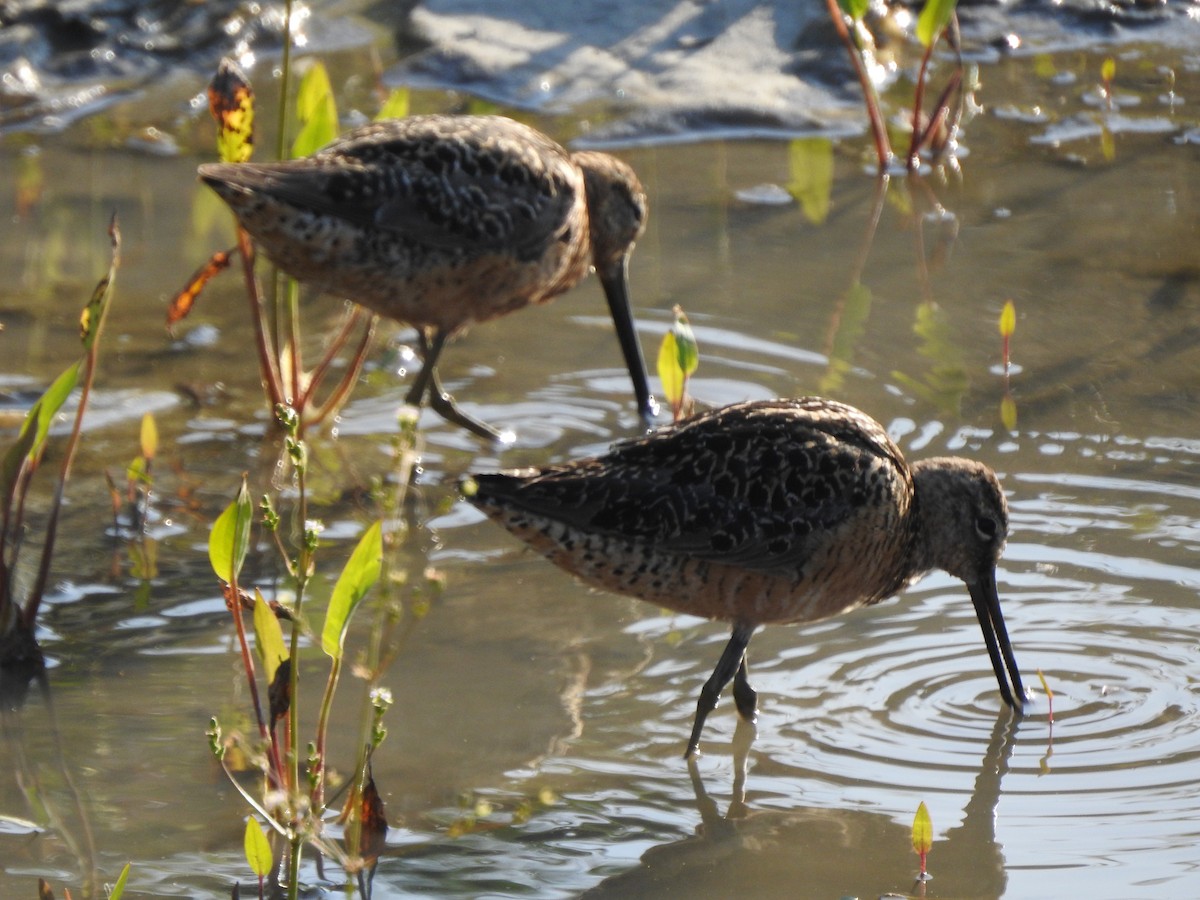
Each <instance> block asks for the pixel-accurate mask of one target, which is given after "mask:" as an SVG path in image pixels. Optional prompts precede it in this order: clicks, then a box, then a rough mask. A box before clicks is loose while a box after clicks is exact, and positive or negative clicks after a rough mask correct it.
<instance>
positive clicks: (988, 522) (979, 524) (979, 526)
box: [975, 516, 996, 541]
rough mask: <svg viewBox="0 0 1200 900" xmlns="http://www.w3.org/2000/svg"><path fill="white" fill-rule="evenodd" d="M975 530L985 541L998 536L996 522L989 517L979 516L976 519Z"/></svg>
mask: <svg viewBox="0 0 1200 900" xmlns="http://www.w3.org/2000/svg"><path fill="white" fill-rule="evenodd" d="M975 530H976V531H977V532H979V536H980V537H981V538H983V539H984V540H985V541H990V540H992V538H994V537H995V536H996V520H995V519H992V518H989V517H988V516H978V517H977V518H976V519H975Z"/></svg>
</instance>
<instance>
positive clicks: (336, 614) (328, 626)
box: [321, 522, 383, 659]
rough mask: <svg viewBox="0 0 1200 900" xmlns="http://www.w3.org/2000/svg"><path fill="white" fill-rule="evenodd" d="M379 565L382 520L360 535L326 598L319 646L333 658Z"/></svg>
mask: <svg viewBox="0 0 1200 900" xmlns="http://www.w3.org/2000/svg"><path fill="white" fill-rule="evenodd" d="M382 567H383V523H382V522H376V523H375V524H374V525H372V526H371V527H370V528H368V529H367V530H366V532H364V533H363V536H362V537H361V538H359V541H358V546H356V547H355V548H354V552H353V553H351V554H350V559H349V560H348V561H347V562H346V567H345V568H344V569H342V574H341V575H339V576H338V580H337V584H335V585H334V586H333V594H332V596H330V598H329V611H328V612H327V613H326V614H325V627H324V628H323V629H322V630H321V649H322V650H324V651H325V652H326V653H327V654H329V656H331V657H332V658H334V659H341V656H342V643H343V642H344V641H345V640H346V629H347V628H348V627H349V626H350V616H351V615H353V613H354V609H355V607H356V606H358V602H359V601H360V600H362V598H363V597H364V596H365V595H366V593H367V591H369V590H370V589H371V586H372V585H373V584H375V582H376V581H378V580H379V572H380V570H381V569H382Z"/></svg>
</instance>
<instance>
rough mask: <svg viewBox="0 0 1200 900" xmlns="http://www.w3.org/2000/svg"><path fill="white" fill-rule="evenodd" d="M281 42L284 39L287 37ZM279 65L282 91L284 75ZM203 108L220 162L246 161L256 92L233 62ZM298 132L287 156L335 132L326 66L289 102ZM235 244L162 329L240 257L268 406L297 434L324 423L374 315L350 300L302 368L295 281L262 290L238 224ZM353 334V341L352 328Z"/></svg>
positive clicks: (183, 295) (216, 256) (198, 275)
mask: <svg viewBox="0 0 1200 900" xmlns="http://www.w3.org/2000/svg"><path fill="white" fill-rule="evenodd" d="M285 46H286V42H285ZM288 72H289V68H288V66H287V65H285V66H284V75H285V77H284V87H283V91H284V95H285V96H286V94H287V74H288ZM208 97H209V109H210V112H211V113H212V115H213V118H214V119H215V120H216V121H217V124H218V134H217V151H218V155H219V157H220V159H221V161H222V162H235V163H236V162H246V161H247V160H249V159H250V156H251V154H252V153H253V150H254V91H253V89H252V87H251V85H250V82H249V81H248V79H247V78H246V76H245V75H243V74H242V73H241V72H240V71H239V70H238V68H237V66H235V65H234V64H233V63H232V62H231V61H229V60H223V61H222V63H221V65H220V67H219V68H218V71H217V73H216V75H215V76H214V78H213V81H212V83H211V84H210V85H209V90H208ZM407 104H408V95H407V93H406V92H403V91H395V92H393V93H392V94H391V96H389V97H388V98H387V99H386V100H385V101H384V103H383V106H382V109H381V112H380V115H381V116H383V115H386V116H393V115H396V114H398V113H403V112H406V111H407ZM287 107H288V104H287V103H281V104H280V109H281V122H280V128H279V134H280V145H279V147H278V151H277V153H278V156H279V158H283V156H284V145H283V137H282V136H283V135H284V134H285V133H286V124H285V122H284V121H282V118H283V117H284V116H285V115H286V110H287ZM295 107H296V117H297V122H298V127H297V133H296V136H295V138H294V140H293V141H292V144H291V156H293V157H297V156H306V155H308V154H310V153H312V152H314V151H315V150H317V149H318V148H320V147H321V146H324V145H325V144H327V143H329V142H330V141H332V140H333V139H334V138H335V137H337V134H338V114H337V106H336V102H335V100H334V97H333V89H332V86H331V84H330V82H329V76H328V73H327V72H326V69H325V66H324V65H323V64H322V63H321V62H319V61H316V62H313V63H312V64H311V65H310V67H309V68H308V71H307V72H306V73H305V75H304V77H303V78H302V79H301V82H300V86H299V88H298V91H297V96H296V100H295ZM234 227H235V228H236V232H237V244H236V246H235V247H232V248H230V249H227V250H220V251H217V252H215V253H213V254H212V255H211V256H210V257H209V259H208V260H207V261H206V262H205V263H204V264H203V265H201V266H200V267H199V268H198V269H197V270H196V272H195V273H194V274H193V275H192V276H191V278H190V279H189V280H188V282H187V284H186V285H185V286H184V287H183V288H182V289H181V290H180V291H179V292H178V293H177V294H176V295H175V297H174V299H173V300H172V302H171V304H170V306H169V308H168V312H167V327H168V329H170V328H173V327H174V326H175V325H176V324H177V323H178V322H180V321H182V320H183V319H184V318H186V317H187V316H188V315H189V314H190V313H191V311H192V309H193V307H194V305H195V303H196V302H197V300H198V299H199V297H200V295H201V293H202V291H203V290H204V288H205V286H206V285H207V284H208V282H209V281H210V280H211V279H212V278H214V277H216V276H217V275H218V274H220V273H221V272H222V271H224V270H225V269H226V268H228V267H229V265H230V264H231V263H232V262H233V259H234V258H235V257H237V258H238V259H240V260H241V265H242V273H243V279H244V282H245V287H246V294H247V298H248V300H249V305H250V321H251V325H252V328H253V333H254V344H255V349H256V354H257V357H258V362H259V370H260V374H261V377H262V384H263V390H264V393H265V395H266V400H267V403H268V405H269V406H270V407H271V408H274V407H276V406H279V405H281V404H283V405H286V406H289V407H290V408H292V409H294V410H296V412H297V415H298V416H299V421H300V429H301V431H303V430H305V429H306V428H308V427H310V426H314V425H319V424H321V423H323V422H325V421H327V420H328V419H329V418H330V417H332V416H333V415H334V414H336V412H337V410H338V409H340V408H341V406H342V405H343V404H344V403H345V402H346V400H347V398H348V397H349V395H350V392H351V390H352V389H353V387H354V385H355V383H356V382H357V381H358V377H359V375H360V373H361V371H362V367H363V364H364V363H365V361H366V352H367V348H368V346H369V345H370V341H371V337H372V335H373V334H374V330H375V324H376V321H377V320H376V317H375V316H373V315H370V314H368V313H367V312H365V311H364V310H363V309H362V308H361V307H360V306H358V305H356V304H355V305H352V307H351V308H350V310H349V312H348V313H347V314H346V317H345V319H344V320H343V322H342V324H341V326H340V327H339V328H338V329H337V331H336V332H335V333H334V335H333V336H332V337H331V338H330V339H329V340H328V342H327V343H326V345H325V348H324V350H323V351H322V354H321V356H320V358H319V359H318V361H317V363H316V365H314V366H313V367H312V368H311V369H306V367H305V362H304V357H303V353H302V347H303V344H304V341H303V335H302V328H301V322H300V319H301V316H300V302H299V285H298V284H297V282H296V281H295V279H292V278H285V277H283V275H282V273H280V272H278V271H276V272H275V273H274V276H273V278H272V280H271V288H270V291H269V292H264V290H263V288H262V286H261V285H260V283H259V280H258V277H257V274H256V268H255V259H256V255H255V250H254V246H253V243H252V242H251V239H250V236H249V234H248V233H247V232H246V231H245V230H244V229H243V228H242V227H241V226H240V225H239V224H237V222H236V219H235V222H234ZM356 330H357V332H358V337H357V338H354V335H355V332H356ZM343 352H345V357H346V359H345V361H344V364H343V365H342V366H340V369H341V374H340V377H339V378H338V379H337V381H336V382H335V383H334V384H333V386H332V387H331V388H330V389H329V390H328V392H327V393H326V395H325V396H324V398H323V399H318V395H319V393H320V391H321V390H322V389H323V388H324V385H325V381H326V380H327V379H328V378H329V376H330V374H331V373H332V371H333V370H334V368H335V363H336V362H337V360H338V359H339V357H341V356H342V355H343Z"/></svg>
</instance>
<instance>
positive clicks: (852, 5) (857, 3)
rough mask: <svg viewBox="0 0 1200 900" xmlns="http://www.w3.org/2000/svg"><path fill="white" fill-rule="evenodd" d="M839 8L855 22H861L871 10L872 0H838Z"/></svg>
mask: <svg viewBox="0 0 1200 900" xmlns="http://www.w3.org/2000/svg"><path fill="white" fill-rule="evenodd" d="M838 6H840V7H841V9H842V12H844V13H845V14H846V15H848V16H849V17H850V18H851V19H853V20H854V21H855V22H860V21H862V17H863V16H865V15H866V14H867V10H868V9H870V8H871V0H838Z"/></svg>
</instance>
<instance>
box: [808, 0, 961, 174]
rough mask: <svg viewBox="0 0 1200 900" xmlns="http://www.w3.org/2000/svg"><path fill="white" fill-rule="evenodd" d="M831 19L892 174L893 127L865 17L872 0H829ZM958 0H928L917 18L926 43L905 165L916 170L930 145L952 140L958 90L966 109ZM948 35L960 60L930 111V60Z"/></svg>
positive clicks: (884, 167) (883, 165) (879, 154)
mask: <svg viewBox="0 0 1200 900" xmlns="http://www.w3.org/2000/svg"><path fill="white" fill-rule="evenodd" d="M826 4H827V6H828V8H829V15H830V18H831V19H832V20H833V25H834V28H835V29H836V31H837V33H838V37H839V38H840V39H841V41H842V43H843V44H844V45H845V46H846V50H847V52H848V53H849V55H850V62H851V65H853V67H854V71H855V74H856V75H857V76H858V80H859V84H860V85H861V87H862V91H863V102H864V103H865V105H866V108H867V117H868V120H869V122H870V126H871V135H872V137H873V139H874V142H875V156H876V159H877V161H878V164H879V173H880V175H884V174H887V172H888V170H889V168H890V167H891V164H892V160H893V159H894V158H895V154H894V153H893V151H892V143H891V139H890V138H889V136H888V132H887V122H886V119H885V117H884V115H883V111H882V109H881V107H880V102H879V93H878V91H876V89H875V83H874V81H873V80H872V78H871V75H870V73H869V71H868V61H869V60H868V58H869V56H870V55H871V54H872V53H873V47H874V39H873V38H872V36H871V32H870V30H869V29H868V27H867V25H866V22H865V18H866V15H867V13H868V11H869V10H870V8H871V4H870V2H869V0H826ZM956 6H957V0H926V2H925V4H924V6H923V7H922V9H921V13H920V15H919V16H918V18H917V25H916V36H917V39H918V40H919V41H920V42H921V44H922V46H923V47H924V51H923V53H922V57H921V63H920V68H919V70H918V74H917V79H916V84H915V86H914V93H913V108H912V117H911V118H912V124H911V130H910V137H909V145H908V152H907V155H906V157H905V161H904V163H905V168H907V169H908V170H909V171H910V172H911V171H915V170H916V169H917V168H918V166H919V165H920V154H921V152H922V151H923V150H925V149H927V148H929V149H932V150H933V151H934V153H935V154H938V155H940V154H943V153H944V152H945V151H946V150H947V149H948V148H949V147H950V146H951V143H952V137H953V132H954V129H955V126H956V124H957V122H956V120H957V114H955V115H952V114H951V100H952V99H953V98H954V97H955V96H956V95H958V96H959V100H960V102H959V104H958V107H959V108H961V88H962V81H963V64H962V57H961V55H959V47H958V18H957V15H956V13H955V7H956ZM943 35H946V36H947V40H948V42H949V43H950V44H951V46H952V48H953V49H954V51H955V55H956V61H957V65H956V66H955V69H954V71H953V72H952V73H951V75H950V78H949V80H948V82H947V84H946V85H945V87H944V88H943V89H942V91H941V93H940V94H939V95H938V99H937V102H936V103H935V104H934V108H933V112H932V113H931V114H929V115H928V116H926V115H925V113H924V109H923V107H924V101H925V89H926V84H927V82H928V77H929V63H930V60H931V58H932V56H933V50H934V48H935V46H936V45H937V42H938V40H939V39H940V38H941V37H942V36H943Z"/></svg>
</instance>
